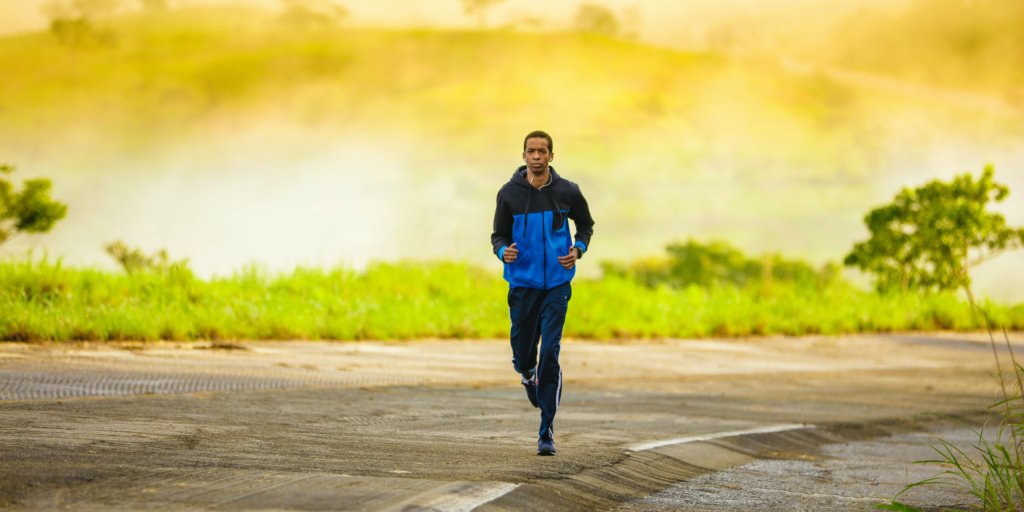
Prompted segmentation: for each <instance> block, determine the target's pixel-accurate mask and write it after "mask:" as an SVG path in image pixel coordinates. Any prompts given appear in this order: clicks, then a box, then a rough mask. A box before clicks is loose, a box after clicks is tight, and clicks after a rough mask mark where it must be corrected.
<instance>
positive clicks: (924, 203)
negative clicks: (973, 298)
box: [844, 166, 1024, 293]
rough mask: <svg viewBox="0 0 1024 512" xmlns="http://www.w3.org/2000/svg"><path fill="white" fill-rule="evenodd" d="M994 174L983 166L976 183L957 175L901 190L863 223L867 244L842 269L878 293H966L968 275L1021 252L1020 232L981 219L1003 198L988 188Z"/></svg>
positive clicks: (1002, 192) (1000, 221)
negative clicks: (869, 278) (867, 276)
mask: <svg viewBox="0 0 1024 512" xmlns="http://www.w3.org/2000/svg"><path fill="white" fill-rule="evenodd" d="M994 173H995V171H994V170H993V168H992V167H991V166H987V167H985V170H984V171H983V172H982V174H981V177H980V178H979V179H977V180H975V179H974V177H973V176H971V175H970V174H963V175H961V176H957V177H956V178H955V179H954V180H953V181H952V182H951V183H944V182H942V181H939V180H935V181H932V182H930V183H928V184H926V185H924V186H922V187H919V188H916V189H913V190H912V189H909V188H904V189H903V190H902V191H901V192H900V193H899V194H897V195H896V198H895V200H894V201H893V203H892V204H890V205H888V206H884V207H882V208H878V209H875V210H872V211H871V213H869V214H868V215H867V217H865V218H864V222H865V224H867V227H868V230H870V231H871V238H870V239H869V240H868V241H866V242H862V243H858V244H856V245H855V246H854V248H853V251H852V252H851V253H850V254H849V255H848V256H847V257H846V259H845V260H844V263H845V264H846V265H849V266H856V267H858V268H860V269H861V270H864V271H866V272H870V273H872V274H874V275H875V276H876V277H877V281H876V286H877V287H878V289H879V290H886V289H890V288H902V289H904V290H907V289H911V288H913V289H920V290H933V289H938V290H954V289H957V288H963V289H965V290H967V291H968V293H969V290H970V285H971V277H970V271H971V269H972V268H973V267H975V266H977V265H979V264H981V263H983V262H984V261H986V260H988V259H991V258H993V257H995V256H997V255H999V254H1000V253H1001V252H1003V251H1006V250H1011V249H1016V248H1019V247H1021V246H1022V245H1024V229H1012V228H1009V227H1007V226H1006V219H1005V218H1003V216H1002V215H1000V214H998V213H990V212H988V211H986V207H987V206H988V203H989V202H992V201H995V202H997V203H998V202H1001V201H1003V200H1004V199H1006V197H1007V196H1008V195H1009V193H1010V191H1009V189H1008V188H1007V187H1005V186H1003V185H1000V184H998V183H996V182H995V181H993V175H994Z"/></svg>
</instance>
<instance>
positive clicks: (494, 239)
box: [491, 191, 515, 263]
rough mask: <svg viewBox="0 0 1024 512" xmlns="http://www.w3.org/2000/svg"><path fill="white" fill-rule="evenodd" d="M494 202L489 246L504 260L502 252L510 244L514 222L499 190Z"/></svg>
mask: <svg viewBox="0 0 1024 512" xmlns="http://www.w3.org/2000/svg"><path fill="white" fill-rule="evenodd" d="M496 203H497V204H496V206H495V209H494V231H492V232H491V248H492V250H493V251H494V255H495V256H497V257H498V259H499V260H502V261H505V259H504V256H505V254H504V253H505V251H506V250H507V248H508V247H510V246H512V224H513V223H514V222H515V219H513V217H512V209H511V208H509V206H508V203H507V202H506V201H505V198H504V197H502V195H501V192H500V191H499V192H498V198H497V201H496ZM510 256H511V255H510ZM506 263H510V262H506Z"/></svg>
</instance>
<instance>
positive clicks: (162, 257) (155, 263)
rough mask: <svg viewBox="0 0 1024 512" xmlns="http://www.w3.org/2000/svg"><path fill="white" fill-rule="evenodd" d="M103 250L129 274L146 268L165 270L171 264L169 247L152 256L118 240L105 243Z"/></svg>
mask: <svg viewBox="0 0 1024 512" xmlns="http://www.w3.org/2000/svg"><path fill="white" fill-rule="evenodd" d="M103 251H104V252H106V253H107V255H108V256H110V257H111V258H113V259H114V261H116V262H117V264H118V266H120V267H121V268H123V269H124V271H125V272H128V273H129V274H131V273H134V272H139V271H145V270H155V271H163V270H166V269H167V268H168V267H170V266H171V258H170V256H168V255H167V249H160V250H159V251H157V252H155V253H153V255H152V256H148V255H146V253H144V252H142V249H139V248H131V247H128V246H127V245H125V243H124V242H122V241H120V240H117V241H116V242H112V243H109V244H107V245H104V246H103Z"/></svg>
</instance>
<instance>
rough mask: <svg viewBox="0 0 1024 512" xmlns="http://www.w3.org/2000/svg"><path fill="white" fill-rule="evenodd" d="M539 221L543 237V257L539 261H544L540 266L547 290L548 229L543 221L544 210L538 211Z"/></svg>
mask: <svg viewBox="0 0 1024 512" xmlns="http://www.w3.org/2000/svg"><path fill="white" fill-rule="evenodd" d="M554 221H555V219H551V222H554ZM540 223H541V229H540V233H541V238H543V240H544V259H543V260H541V261H543V262H544V264H543V265H541V267H543V268H544V289H545V290H547V289H548V235H547V231H548V230H547V222H545V221H544V212H543V211H542V212H540Z"/></svg>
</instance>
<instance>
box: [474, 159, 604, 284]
mask: <svg viewBox="0 0 1024 512" xmlns="http://www.w3.org/2000/svg"><path fill="white" fill-rule="evenodd" d="M548 170H549V171H550V173H551V179H549V180H548V182H547V183H546V184H545V185H544V186H543V187H541V188H540V189H539V190H538V189H536V188H534V187H533V185H530V182H529V179H528V178H527V172H528V171H527V169H526V166H525V165H524V166H521V167H519V169H517V170H516V172H515V173H513V174H512V179H510V180H509V182H508V183H506V184H505V186H503V187H501V190H499V191H498V200H497V203H498V204H497V208H496V209H495V210H494V231H493V232H492V233H491V246H492V247H493V249H494V254H495V255H496V256H498V259H502V260H503V256H504V252H505V249H506V248H508V247H509V246H511V245H512V244H513V243H514V244H516V249H517V250H518V251H519V255H518V256H517V257H516V261H514V262H512V263H506V264H505V280H506V281H508V284H509V287H511V288H515V287H518V286H524V287H528V288H537V289H541V290H550V289H551V288H554V287H556V286H558V285H560V284H562V283H566V282H569V281H572V278H573V276H574V275H576V267H573V268H571V269H568V270H567V269H566V268H564V267H562V264H561V263H559V262H558V258H559V257H560V256H566V255H568V254H569V249H570V248H572V247H577V248H578V249H579V253H580V257H581V258H582V257H583V253H585V252H586V251H587V248H588V247H589V246H590V236H591V235H593V234H594V219H593V218H591V217H590V208H589V207H588V206H587V200H586V199H584V198H583V194H582V193H581V192H580V187H579V186H578V185H576V184H575V183H573V182H571V181H569V180H565V179H562V178H561V177H560V176H559V175H558V173H557V172H555V169H554V168H553V167H549V168H548ZM569 219H572V221H573V224H575V225H576V243H575V244H574V243H573V241H572V237H570V235H569V222H568V221H569Z"/></svg>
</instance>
